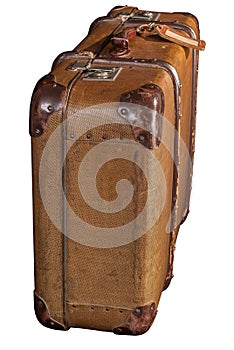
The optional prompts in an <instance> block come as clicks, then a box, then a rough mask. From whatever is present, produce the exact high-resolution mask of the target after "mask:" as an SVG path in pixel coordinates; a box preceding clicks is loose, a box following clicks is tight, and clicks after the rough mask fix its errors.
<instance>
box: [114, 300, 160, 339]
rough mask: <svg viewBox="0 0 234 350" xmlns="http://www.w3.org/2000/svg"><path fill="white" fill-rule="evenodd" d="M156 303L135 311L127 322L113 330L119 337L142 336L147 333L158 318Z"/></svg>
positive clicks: (137, 308) (140, 307)
mask: <svg viewBox="0 0 234 350" xmlns="http://www.w3.org/2000/svg"><path fill="white" fill-rule="evenodd" d="M156 314H157V310H156V305H155V303H150V304H148V305H144V306H139V307H136V308H135V309H133V310H132V311H131V313H130V315H129V316H128V318H127V320H126V322H125V323H124V324H122V325H120V326H118V327H116V328H114V329H113V332H114V333H115V334H119V335H141V334H144V333H146V332H147V331H148V330H149V329H150V327H151V325H152V324H153V321H154V319H155V317H156Z"/></svg>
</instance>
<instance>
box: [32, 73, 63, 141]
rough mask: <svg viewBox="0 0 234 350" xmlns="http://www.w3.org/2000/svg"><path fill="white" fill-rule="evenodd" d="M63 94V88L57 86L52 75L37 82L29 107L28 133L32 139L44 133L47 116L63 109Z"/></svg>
mask: <svg viewBox="0 0 234 350" xmlns="http://www.w3.org/2000/svg"><path fill="white" fill-rule="evenodd" d="M65 93H66V88H65V86H63V85H60V84H57V83H56V82H55V81H54V76H53V75H52V74H48V75H46V76H45V77H43V78H42V79H40V80H39V82H38V83H37V85H36V87H35V89H34V92H33V95H32V99H31V106H30V125H29V133H30V135H31V136H32V137H39V136H41V135H42V134H43V133H44V131H45V129H46V125H47V122H48V119H49V116H50V115H51V114H52V113H53V112H56V111H58V110H59V109H61V108H62V107H63V105H64V101H65Z"/></svg>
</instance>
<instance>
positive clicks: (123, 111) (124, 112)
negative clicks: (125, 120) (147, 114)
mask: <svg viewBox="0 0 234 350" xmlns="http://www.w3.org/2000/svg"><path fill="white" fill-rule="evenodd" d="M120 113H121V114H122V115H127V114H128V110H127V109H126V108H122V109H121V110H120Z"/></svg>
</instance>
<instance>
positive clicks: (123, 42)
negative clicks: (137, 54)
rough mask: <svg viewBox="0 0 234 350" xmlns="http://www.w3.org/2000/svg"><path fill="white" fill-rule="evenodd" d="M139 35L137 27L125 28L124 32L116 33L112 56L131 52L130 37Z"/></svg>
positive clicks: (111, 50)
mask: <svg viewBox="0 0 234 350" xmlns="http://www.w3.org/2000/svg"><path fill="white" fill-rule="evenodd" d="M136 35H137V31H136V28H131V27H129V28H125V29H124V30H123V31H122V32H120V33H118V34H117V35H115V36H114V37H113V38H112V39H111V42H112V48H111V49H110V55H111V56H117V57H118V56H125V55H127V54H129V52H130V50H129V39H132V38H134V37H135V36H136Z"/></svg>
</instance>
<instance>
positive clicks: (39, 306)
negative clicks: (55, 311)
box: [34, 291, 68, 331]
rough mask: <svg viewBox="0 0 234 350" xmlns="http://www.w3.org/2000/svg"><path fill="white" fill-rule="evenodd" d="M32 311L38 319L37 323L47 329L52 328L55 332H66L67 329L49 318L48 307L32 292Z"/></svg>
mask: <svg viewBox="0 0 234 350" xmlns="http://www.w3.org/2000/svg"><path fill="white" fill-rule="evenodd" d="M34 309H35V314H36V317H37V319H38V321H39V322H40V323H41V324H42V325H43V326H45V327H47V328H52V329H56V330H61V331H66V330H68V328H66V327H65V326H64V325H63V324H61V323H59V322H57V321H55V320H54V319H53V318H52V317H51V316H50V311H49V309H48V306H47V304H46V302H45V301H44V300H43V299H42V298H41V297H39V295H37V293H36V292H35V291H34Z"/></svg>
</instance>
